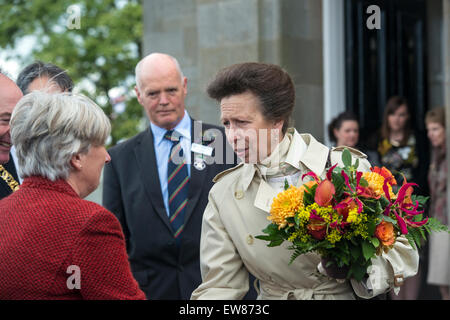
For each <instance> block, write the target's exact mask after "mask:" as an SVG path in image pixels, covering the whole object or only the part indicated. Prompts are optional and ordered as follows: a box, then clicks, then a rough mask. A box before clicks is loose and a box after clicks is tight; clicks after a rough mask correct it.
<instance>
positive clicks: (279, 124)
mask: <svg viewBox="0 0 450 320" xmlns="http://www.w3.org/2000/svg"><path fill="white" fill-rule="evenodd" d="M283 125H284V120H280V121H277V122H275V123H274V124H273V128H274V129H277V130H280V132H281V129H283Z"/></svg>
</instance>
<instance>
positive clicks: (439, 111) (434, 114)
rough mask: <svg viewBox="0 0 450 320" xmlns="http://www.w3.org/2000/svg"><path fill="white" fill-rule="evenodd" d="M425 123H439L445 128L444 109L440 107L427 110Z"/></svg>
mask: <svg viewBox="0 0 450 320" xmlns="http://www.w3.org/2000/svg"><path fill="white" fill-rule="evenodd" d="M425 123H426V124H428V123H439V124H440V125H441V126H443V127H444V128H445V109H444V108H443V107H440V108H433V109H431V110H428V112H427V114H426V116H425Z"/></svg>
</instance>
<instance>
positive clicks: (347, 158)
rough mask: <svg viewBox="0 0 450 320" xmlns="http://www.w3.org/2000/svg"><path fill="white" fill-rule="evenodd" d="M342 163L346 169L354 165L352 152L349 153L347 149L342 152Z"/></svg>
mask: <svg viewBox="0 0 450 320" xmlns="http://www.w3.org/2000/svg"><path fill="white" fill-rule="evenodd" d="M342 162H343V163H344V166H346V167H350V166H351V165H352V154H351V153H350V151H348V149H347V148H345V149H344V151H343V152H342Z"/></svg>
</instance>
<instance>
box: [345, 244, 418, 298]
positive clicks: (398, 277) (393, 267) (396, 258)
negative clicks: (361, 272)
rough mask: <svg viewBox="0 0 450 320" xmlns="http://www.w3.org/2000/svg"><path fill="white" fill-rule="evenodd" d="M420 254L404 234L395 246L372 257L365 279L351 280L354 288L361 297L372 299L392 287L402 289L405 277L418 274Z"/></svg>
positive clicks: (397, 289)
mask: <svg viewBox="0 0 450 320" xmlns="http://www.w3.org/2000/svg"><path fill="white" fill-rule="evenodd" d="M418 268H419V254H418V252H417V250H415V249H414V248H413V247H411V245H410V244H409V242H408V240H407V239H406V238H405V237H404V236H400V237H398V238H397V240H396V242H395V244H394V247H393V248H392V249H390V250H389V251H388V252H387V253H386V252H383V254H382V255H381V256H377V257H376V258H372V266H370V267H369V269H368V271H367V273H368V275H367V278H366V280H365V281H361V282H358V281H356V280H354V279H352V280H351V284H352V287H353V290H354V291H355V293H356V295H358V296H359V297H361V298H365V299H370V298H373V297H375V296H377V295H379V294H382V293H385V292H387V291H389V290H391V289H393V290H394V293H395V294H398V292H399V291H400V286H401V285H402V282H403V280H404V279H406V278H409V277H412V276H414V275H416V274H417V271H418Z"/></svg>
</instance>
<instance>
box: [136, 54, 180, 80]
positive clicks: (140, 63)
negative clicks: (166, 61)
mask: <svg viewBox="0 0 450 320" xmlns="http://www.w3.org/2000/svg"><path fill="white" fill-rule="evenodd" d="M151 55H164V56H167V57H168V58H170V59H171V60H172V61H173V63H174V64H175V68H176V70H177V71H178V74H179V75H180V78H181V81H183V79H184V74H183V71H181V67H180V64H179V63H178V60H177V59H176V58H175V57H172V56H171V55H168V54H162V53H151V54H149V55H148V56H146V57H144V58H143V59H141V61H139V62H138V64H137V65H136V68H135V70H134V74H135V81H136V86H137V87H138V88H139V89H140V88H141V80H140V75H141V71H142V70H141V69H142V64H143V62H144V60H145V59H146V58H147V57H149V56H151Z"/></svg>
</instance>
